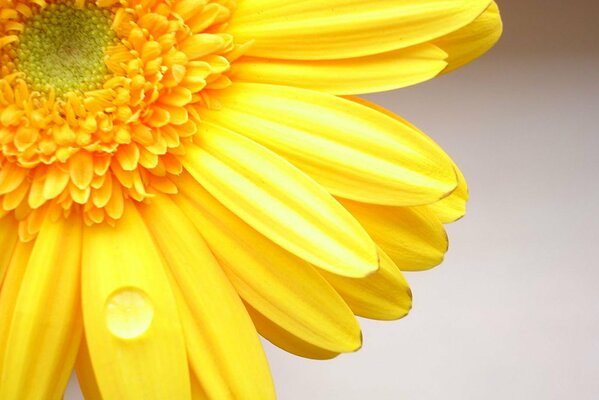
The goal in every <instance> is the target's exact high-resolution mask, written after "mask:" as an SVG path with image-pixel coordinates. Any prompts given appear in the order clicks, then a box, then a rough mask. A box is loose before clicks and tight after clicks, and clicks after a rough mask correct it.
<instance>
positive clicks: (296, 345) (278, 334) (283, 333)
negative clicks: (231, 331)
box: [246, 304, 339, 360]
mask: <svg viewBox="0 0 599 400" xmlns="http://www.w3.org/2000/svg"><path fill="white" fill-rule="evenodd" d="M246 307H247V310H248V312H249V314H250V316H251V317H252V320H253V321H254V325H256V329H257V330H258V332H260V334H261V335H262V336H264V338H265V339H267V340H268V341H269V342H271V343H272V344H274V345H275V346H277V347H279V348H281V349H283V350H285V351H286V352H288V353H291V354H295V355H296V356H300V357H304V358H311V359H314V360H330V359H331V358H335V357H337V356H338V355H339V353H335V352H331V351H328V350H325V349H322V348H320V347H317V346H314V345H313V344H310V343H307V342H304V341H303V340H301V339H300V338H298V337H297V336H294V335H293V334H292V333H290V332H289V331H287V330H285V329H283V328H281V327H280V326H278V325H277V324H275V323H274V322H272V321H271V320H270V319H268V318H266V317H265V316H264V315H262V314H260V313H259V312H258V311H256V310H255V309H253V308H252V306H250V305H249V304H246Z"/></svg>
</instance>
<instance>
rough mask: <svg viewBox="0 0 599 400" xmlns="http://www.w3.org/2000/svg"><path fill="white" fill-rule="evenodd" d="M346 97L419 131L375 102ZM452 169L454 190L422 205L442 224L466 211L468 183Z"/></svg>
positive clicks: (457, 171) (455, 166)
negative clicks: (445, 195) (454, 180)
mask: <svg viewBox="0 0 599 400" xmlns="http://www.w3.org/2000/svg"><path fill="white" fill-rule="evenodd" d="M347 99H348V100H351V101H353V102H355V103H358V104H362V105H364V106H366V107H369V108H372V109H373V110H376V111H378V112H380V113H383V114H385V115H387V116H389V117H391V118H393V119H395V120H397V121H398V122H400V123H403V124H406V125H408V126H411V127H412V128H413V129H415V130H416V131H418V132H420V131H419V130H418V129H417V128H416V127H415V126H413V125H411V124H410V123H409V122H408V121H406V120H404V119H402V118H401V117H399V116H398V115H396V114H394V113H392V112H391V111H389V110H387V109H385V108H383V107H381V106H379V105H377V104H375V103H372V102H370V101H368V100H364V99H362V98H359V97H355V96H348V97H347ZM420 133H421V134H422V135H423V136H425V135H424V133H422V132H420ZM452 164H453V161H452ZM453 169H454V171H455V175H456V180H457V186H456V188H455V189H454V191H453V192H452V193H451V194H450V195H448V196H447V197H444V198H442V199H440V200H438V201H436V202H434V203H430V204H428V205H426V206H423V207H427V208H429V209H430V210H431V211H432V212H433V213H434V214H435V215H436V216H437V217H438V218H439V220H440V221H441V222H442V223H444V224H446V223H450V222H454V221H456V220H458V219H460V218H461V217H463V216H464V214H465V213H466V203H467V202H468V197H469V196H468V184H467V182H466V178H464V175H463V174H462V172H461V171H460V169H459V168H458V167H457V165H455V164H453Z"/></svg>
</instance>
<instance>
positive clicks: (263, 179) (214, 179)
mask: <svg viewBox="0 0 599 400" xmlns="http://www.w3.org/2000/svg"><path fill="white" fill-rule="evenodd" d="M195 139H196V140H197V145H193V146H188V147H187V148H186V154H185V157H184V158H183V164H184V166H185V168H186V169H187V170H188V171H189V172H190V173H191V174H192V175H193V177H194V178H195V179H197V180H198V182H200V183H201V184H202V186H204V187H205V188H206V190H207V191H208V192H210V193H211V194H212V195H213V196H214V197H216V198H217V199H218V200H219V201H220V202H222V203H223V204H224V205H225V206H226V207H227V208H229V209H230V210H231V211H233V212H234V213H235V214H237V216H238V217H240V218H241V219H242V220H244V221H245V222H246V223H247V224H249V225H250V226H252V227H253V228H254V229H256V230H257V231H258V232H260V233H262V234H264V235H265V236H267V237H268V238H270V239H271V240H273V241H274V242H275V243H277V244H279V245H280V246H282V247H283V248H285V249H287V250H289V251H290V252H292V253H294V254H296V255H298V256H299V257H301V258H303V259H305V260H307V261H309V262H312V263H313V264H315V265H317V266H319V267H321V268H323V269H327V270H329V271H331V272H333V273H337V274H340V275H346V276H356V277H358V276H365V275H368V274H369V273H371V272H373V271H376V270H377V269H378V264H377V262H378V261H377V254H376V248H375V246H374V243H373V242H372V241H371V240H370V238H369V237H368V235H367V234H366V232H365V231H364V230H363V228H362V227H361V226H360V225H359V224H358V223H357V222H356V220H355V219H354V218H353V217H352V216H351V215H350V214H349V213H348V212H347V211H346V210H345V209H343V207H341V206H340V205H339V203H338V202H337V201H335V199H333V198H332V197H331V196H330V195H329V194H328V193H327V192H326V191H325V190H324V189H323V188H321V187H320V186H319V185H318V184H317V183H316V182H314V181H313V180H311V179H310V178H309V177H307V176H306V175H304V174H303V173H302V172H301V171H299V170H297V169H296V168H294V167H293V166H292V165H291V164H289V163H288V162H287V161H285V160H284V159H282V158H281V157H278V156H277V155H275V154H274V153H271V152H270V151H269V150H267V149H265V148H264V147H262V146H259V145H257V144H256V143H254V142H252V141H251V140H248V139H246V138H244V137H243V136H241V135H238V134H236V133H234V132H232V131H229V130H227V129H223V128H220V127H217V126H214V125H211V124H208V123H206V122H204V123H202V125H201V128H200V132H199V133H198V135H197V136H196V137H195Z"/></svg>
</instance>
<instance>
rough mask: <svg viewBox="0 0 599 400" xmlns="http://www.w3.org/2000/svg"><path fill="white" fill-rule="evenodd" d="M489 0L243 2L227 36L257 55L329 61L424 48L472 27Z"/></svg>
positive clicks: (268, 0)
mask: <svg viewBox="0 0 599 400" xmlns="http://www.w3.org/2000/svg"><path fill="white" fill-rule="evenodd" d="M489 4H490V1H489V0H377V1H372V0H321V1H288V2H281V1H279V0H241V1H239V4H238V8H237V9H236V11H235V13H234V14H233V17H232V18H231V21H230V26H229V27H228V29H227V32H229V33H231V34H232V35H233V36H234V37H235V38H236V39H237V40H238V41H240V42H245V41H250V40H255V43H254V44H253V45H252V47H251V48H250V49H249V52H248V54H249V55H251V56H259V57H268V58H283V59H299V60H310V59H313V60H323V59H339V58H350V57H361V56H365V55H372V54H379V53H384V52H387V51H391V50H396V49H400V48H405V47H409V46H413V45H416V44H420V43H424V42H426V41H429V40H431V39H434V38H437V37H439V36H442V35H445V34H447V33H450V32H452V31H455V30H457V29H459V28H461V27H463V26H464V25H467V24H468V23H470V22H472V21H473V20H474V19H475V18H476V17H477V16H479V15H480V14H481V13H482V12H483V11H484V10H485V9H486V8H487V6H488V5H489Z"/></svg>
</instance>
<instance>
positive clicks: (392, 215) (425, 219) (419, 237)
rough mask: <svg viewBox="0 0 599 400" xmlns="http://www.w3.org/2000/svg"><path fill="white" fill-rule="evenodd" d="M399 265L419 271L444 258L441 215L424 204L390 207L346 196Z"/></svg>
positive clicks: (445, 246)
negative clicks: (355, 200) (423, 205)
mask: <svg viewBox="0 0 599 400" xmlns="http://www.w3.org/2000/svg"><path fill="white" fill-rule="evenodd" d="M342 204H343V205H344V206H345V207H346V208H347V209H348V210H349V211H350V212H351V213H352V214H353V215H354V216H355V217H356V218H357V219H358V221H360V223H361V224H362V225H363V226H364V228H366V230H367V231H368V233H369V234H370V235H371V236H372V238H373V239H374V241H375V242H376V243H377V244H378V245H379V246H380V247H381V249H382V250H383V251H384V252H385V253H387V254H388V255H389V257H390V258H391V259H392V260H393V262H395V264H396V265H397V266H398V267H399V269H401V270H404V271H420V270H425V269H429V268H432V267H434V266H436V265H438V264H440V263H441V261H443V257H444V255H445V252H446V251H447V235H446V234H445V230H444V229H443V225H442V224H441V222H440V221H439V219H438V218H437V217H436V216H435V214H433V212H431V211H430V210H428V209H426V208H424V207H387V206H377V205H373V204H364V203H357V202H353V201H349V200H343V201H342Z"/></svg>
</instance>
